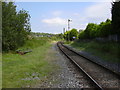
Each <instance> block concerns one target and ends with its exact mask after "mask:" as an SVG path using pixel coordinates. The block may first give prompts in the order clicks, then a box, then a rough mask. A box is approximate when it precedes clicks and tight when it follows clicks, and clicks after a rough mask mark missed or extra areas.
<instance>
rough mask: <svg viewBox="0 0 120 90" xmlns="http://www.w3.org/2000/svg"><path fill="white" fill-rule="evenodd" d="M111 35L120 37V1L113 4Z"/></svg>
mask: <svg viewBox="0 0 120 90" xmlns="http://www.w3.org/2000/svg"><path fill="white" fill-rule="evenodd" d="M111 34H119V35H120V1H119V2H113V3H112V30H111Z"/></svg>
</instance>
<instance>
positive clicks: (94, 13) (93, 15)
mask: <svg viewBox="0 0 120 90" xmlns="http://www.w3.org/2000/svg"><path fill="white" fill-rule="evenodd" d="M86 15H87V18H88V19H91V20H93V21H100V20H103V19H107V18H109V19H110V18H111V3H110V2H106V3H105V2H104V3H96V4H95V5H92V6H90V7H88V8H87V9H86Z"/></svg>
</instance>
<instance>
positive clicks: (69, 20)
mask: <svg viewBox="0 0 120 90" xmlns="http://www.w3.org/2000/svg"><path fill="white" fill-rule="evenodd" d="M70 22H72V20H71V19H68V31H69V30H70ZM69 40H70V35H69V34H68V41H69Z"/></svg>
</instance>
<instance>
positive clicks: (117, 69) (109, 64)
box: [65, 45, 120, 74]
mask: <svg viewBox="0 0 120 90" xmlns="http://www.w3.org/2000/svg"><path fill="white" fill-rule="evenodd" d="M65 46H67V47H69V48H71V49H72V50H74V51H76V52H78V53H79V54H81V55H83V56H85V57H87V58H90V60H93V61H94V62H97V63H99V64H101V65H103V66H105V67H107V68H109V69H111V70H113V71H115V72H117V73H119V74H120V63H113V62H107V61H105V60H102V59H101V58H100V57H97V56H94V55H92V54H91V53H88V52H85V51H80V50H77V49H75V48H73V47H71V46H69V45H65Z"/></svg>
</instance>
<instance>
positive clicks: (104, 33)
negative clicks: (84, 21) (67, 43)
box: [64, 1, 120, 40]
mask: <svg viewBox="0 0 120 90" xmlns="http://www.w3.org/2000/svg"><path fill="white" fill-rule="evenodd" d="M111 14H112V20H110V19H107V20H106V21H105V22H101V23H100V24H96V23H88V25H87V26H86V29H85V30H82V31H80V32H79V33H78V32H77V29H74V31H73V30H70V31H66V32H65V33H64V38H65V39H66V40H73V38H72V37H74V36H75V37H76V38H79V39H94V38H97V37H108V36H109V35H118V36H120V1H119V2H113V3H112V9H111ZM71 33H74V35H72V34H71Z"/></svg>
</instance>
